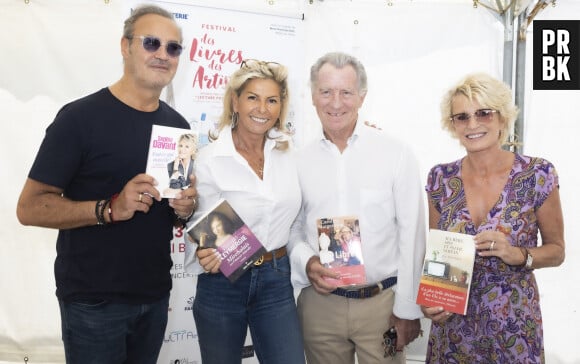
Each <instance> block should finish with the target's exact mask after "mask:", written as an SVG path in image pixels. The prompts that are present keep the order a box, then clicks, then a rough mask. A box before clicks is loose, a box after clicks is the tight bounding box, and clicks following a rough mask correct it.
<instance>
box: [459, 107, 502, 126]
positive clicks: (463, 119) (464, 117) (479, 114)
mask: <svg viewBox="0 0 580 364" xmlns="http://www.w3.org/2000/svg"><path fill="white" fill-rule="evenodd" d="M496 112H499V111H498V110H494V109H479V110H475V111H474V112H473V114H468V113H466V112H462V113H459V114H455V115H451V117H450V118H449V119H450V120H451V121H452V122H453V123H454V124H459V125H463V124H467V123H468V122H469V119H471V117H475V120H477V121H478V122H480V123H481V122H488V121H490V120H491V118H492V117H493V114H495V113H496Z"/></svg>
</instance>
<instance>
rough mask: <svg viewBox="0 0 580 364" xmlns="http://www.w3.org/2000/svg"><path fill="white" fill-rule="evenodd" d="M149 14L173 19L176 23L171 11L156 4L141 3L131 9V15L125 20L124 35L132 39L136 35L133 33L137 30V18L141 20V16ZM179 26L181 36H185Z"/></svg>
mask: <svg viewBox="0 0 580 364" xmlns="http://www.w3.org/2000/svg"><path fill="white" fill-rule="evenodd" d="M149 14H155V15H159V16H162V17H164V18H167V19H171V21H172V22H174V23H175V19H174V18H173V14H172V13H170V12H169V11H167V10H165V9H163V8H161V7H159V6H156V5H140V6H138V7H136V8H135V9H131V16H129V17H128V18H127V19H126V20H125V26H124V27H123V37H125V38H127V39H132V38H133V35H134V34H133V33H134V32H135V23H136V22H137V20H139V18H141V17H142V16H145V15H149ZM175 25H177V23H175ZM178 28H179V38H182V37H183V36H182V33H181V28H180V27H179V26H178ZM179 41H180V42H181V41H182V39H179Z"/></svg>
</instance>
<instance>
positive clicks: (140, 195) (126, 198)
mask: <svg viewBox="0 0 580 364" xmlns="http://www.w3.org/2000/svg"><path fill="white" fill-rule="evenodd" d="M156 185H157V181H155V178H153V177H151V176H150V175H147V174H145V173H141V174H138V175H136V176H135V177H133V178H132V179H131V180H130V181H129V182H127V184H126V185H125V187H123V189H122V190H121V192H119V195H118V196H117V198H115V200H114V201H113V203H112V205H111V206H110V207H111V211H112V215H113V216H114V219H115V221H125V220H129V219H131V218H133V216H134V215H135V212H137V211H141V212H144V213H147V212H149V209H150V208H151V206H152V205H153V202H154V201H161V197H160V195H159V191H157V189H156V188H155V186H156Z"/></svg>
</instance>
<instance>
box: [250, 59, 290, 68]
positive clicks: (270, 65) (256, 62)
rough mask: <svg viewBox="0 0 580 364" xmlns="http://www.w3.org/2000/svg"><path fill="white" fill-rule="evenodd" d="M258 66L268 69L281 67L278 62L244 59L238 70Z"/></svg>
mask: <svg viewBox="0 0 580 364" xmlns="http://www.w3.org/2000/svg"><path fill="white" fill-rule="evenodd" d="M258 66H266V67H268V68H270V69H272V68H277V67H280V66H282V65H281V64H280V63H278V62H269V61H260V60H258V59H251V58H249V59H244V60H243V61H242V63H241V64H240V68H256V67H258Z"/></svg>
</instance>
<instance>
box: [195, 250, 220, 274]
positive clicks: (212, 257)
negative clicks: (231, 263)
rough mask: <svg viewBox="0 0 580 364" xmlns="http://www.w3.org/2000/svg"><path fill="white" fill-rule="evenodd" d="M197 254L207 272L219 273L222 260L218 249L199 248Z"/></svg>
mask: <svg viewBox="0 0 580 364" xmlns="http://www.w3.org/2000/svg"><path fill="white" fill-rule="evenodd" d="M195 255H196V256H197V259H198V260H199V264H200V265H201V267H202V268H203V270H204V271H206V272H207V273H217V272H218V271H219V269H220V264H221V263H222V260H221V258H220V255H219V253H218V252H217V250H216V249H213V248H207V249H198V250H197V252H196V253H195Z"/></svg>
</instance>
